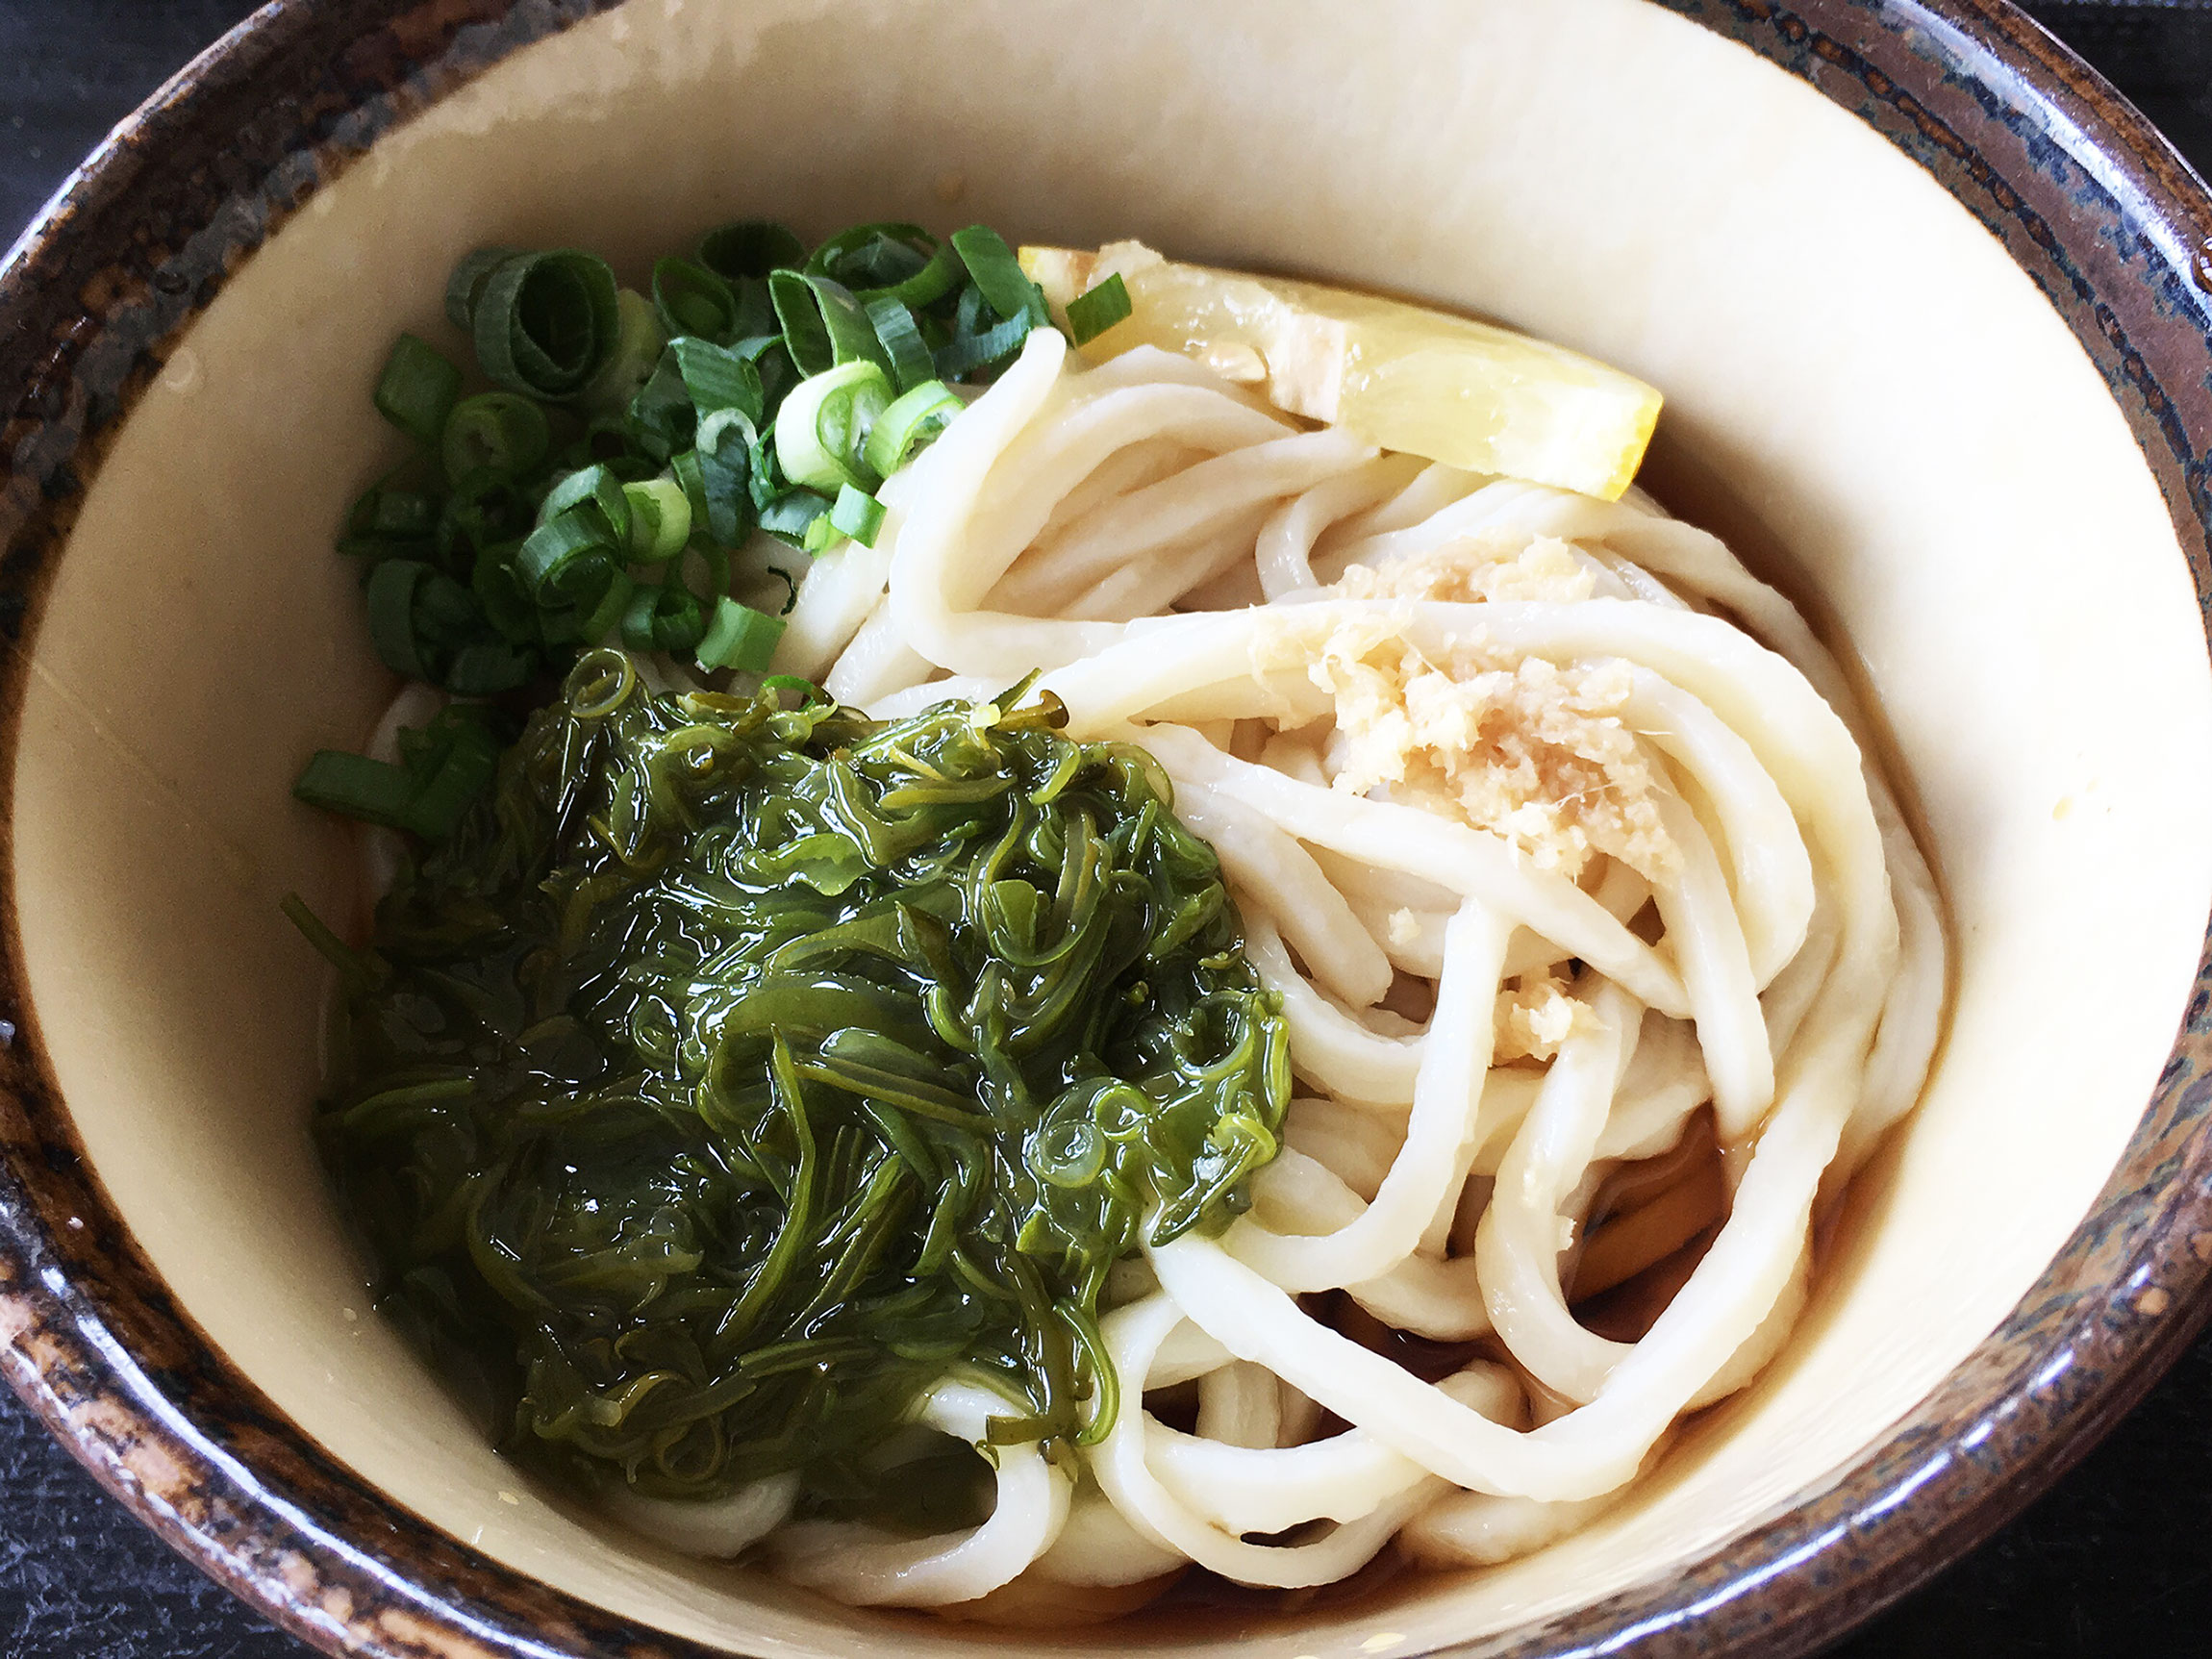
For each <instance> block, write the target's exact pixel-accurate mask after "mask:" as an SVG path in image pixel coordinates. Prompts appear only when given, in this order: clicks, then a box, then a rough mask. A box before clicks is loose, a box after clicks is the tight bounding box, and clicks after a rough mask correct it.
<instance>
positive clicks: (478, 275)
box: [445, 248, 522, 334]
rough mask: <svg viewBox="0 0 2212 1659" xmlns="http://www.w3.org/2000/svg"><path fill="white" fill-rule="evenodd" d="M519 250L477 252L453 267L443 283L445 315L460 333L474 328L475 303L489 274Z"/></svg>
mask: <svg viewBox="0 0 2212 1659" xmlns="http://www.w3.org/2000/svg"><path fill="white" fill-rule="evenodd" d="M521 251H522V250H521V249H520V248H478V249H477V250H476V251H475V252H474V253H472V254H470V255H468V256H467V257H466V258H465V259H464V260H463V261H462V262H461V263H460V264H457V265H455V266H454V267H453V274H452V275H451V276H450V277H448V278H446V281H445V315H446V318H447V320H448V321H450V322H451V323H452V324H453V326H454V327H455V328H457V329H459V330H461V332H462V333H464V334H467V333H469V332H470V331H471V330H472V329H473V327H474V319H475V316H476V302H477V300H478V299H479V298H480V297H482V295H483V293H484V285H485V284H486V283H488V282H490V280H491V273H492V272H493V271H495V270H497V269H498V268H499V267H500V266H501V265H503V264H506V263H507V262H508V261H509V260H511V259H513V258H515V255H517V254H519V253H520V252H521Z"/></svg>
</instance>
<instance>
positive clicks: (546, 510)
mask: <svg viewBox="0 0 2212 1659" xmlns="http://www.w3.org/2000/svg"><path fill="white" fill-rule="evenodd" d="M587 501H589V502H591V504H592V505H593V506H594V507H596V508H598V509H599V512H600V515H602V516H603V517H605V519H606V520H607V533H608V536H609V538H610V539H611V540H614V541H616V542H624V541H627V540H629V538H630V497H629V494H628V492H627V491H626V490H624V489H623V488H622V481H621V479H620V478H618V477H616V474H615V469H614V468H613V467H611V466H609V465H607V464H606V463H605V462H598V463H595V464H594V465H591V466H587V467H584V468H582V469H581V470H579V471H576V472H571V473H569V474H568V476H567V477H566V478H564V479H562V480H561V482H560V483H558V484H556V485H554V486H553V488H552V489H551V490H547V491H546V492H545V499H544V500H543V501H541V502H540V503H539V505H538V516H537V520H536V522H537V524H545V523H549V522H551V521H552V520H553V519H555V518H558V517H560V516H561V515H562V514H564V513H566V512H567V511H568V510H569V509H570V508H572V507H581V506H582V505H583V504H584V503H585V502H587ZM535 527H536V526H535V525H533V528H535Z"/></svg>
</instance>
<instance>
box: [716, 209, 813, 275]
mask: <svg viewBox="0 0 2212 1659" xmlns="http://www.w3.org/2000/svg"><path fill="white" fill-rule="evenodd" d="M806 258H807V248H806V243H804V242H802V241H800V240H799V239H798V238H796V237H794V236H793V235H792V233H791V232H790V231H788V230H786V229H785V228H784V227H783V226H782V225H779V224H777V223H776V222H775V221H774V220H773V219H740V220H738V221H737V222H736V223H735V224H727V225H720V226H717V227H716V229H714V230H711V231H709V232H708V233H707V234H706V235H705V236H703V237H701V238H700V239H699V263H700V264H703V265H705V266H706V267H707V268H708V269H709V270H711V271H713V272H714V273H715V274H716V276H718V277H721V278H723V279H725V280H728V281H735V280H737V279H738V278H740V277H754V278H759V277H765V276H767V274H768V273H769V272H770V271H776V270H796V269H798V267H799V266H801V265H802V264H806Z"/></svg>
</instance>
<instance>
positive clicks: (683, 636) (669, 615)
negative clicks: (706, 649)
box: [622, 582, 707, 656]
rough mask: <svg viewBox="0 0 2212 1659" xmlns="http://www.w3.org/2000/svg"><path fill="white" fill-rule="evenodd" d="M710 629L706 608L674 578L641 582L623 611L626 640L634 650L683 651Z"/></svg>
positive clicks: (678, 653)
mask: <svg viewBox="0 0 2212 1659" xmlns="http://www.w3.org/2000/svg"><path fill="white" fill-rule="evenodd" d="M706 632H707V613H706V608H705V607H704V606H702V605H701V604H700V603H699V601H698V596H697V595H696V594H693V593H691V592H690V591H687V590H686V589H685V588H683V587H682V586H681V585H680V584H677V583H674V582H668V583H659V582H641V583H639V584H638V586H637V589H636V591H633V592H632V593H631V595H630V603H629V606H628V608H627V609H626V610H624V611H623V613H622V643H623V644H625V645H627V646H629V647H630V649H631V650H633V651H666V652H667V653H669V654H670V655H671V656H676V655H681V654H682V653H683V652H686V651H689V650H691V648H692V647H693V646H695V645H697V644H698V642H699V641H700V640H701V639H703V638H704V637H705V635H706Z"/></svg>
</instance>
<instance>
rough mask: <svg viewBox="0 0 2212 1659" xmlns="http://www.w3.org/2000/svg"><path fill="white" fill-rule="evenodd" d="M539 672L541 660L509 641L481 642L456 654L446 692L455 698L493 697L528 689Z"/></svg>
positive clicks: (463, 648)
mask: <svg viewBox="0 0 2212 1659" xmlns="http://www.w3.org/2000/svg"><path fill="white" fill-rule="evenodd" d="M537 671H538V658H537V654H536V653H535V652H533V651H529V650H526V649H524V648H522V647H521V646H518V645H515V644H514V643H512V642H510V641H506V640H481V641H476V642H475V643H474V644H468V645H464V646H462V647H461V649H460V650H458V651H456V652H454V653H453V663H452V666H450V667H448V668H447V669H446V670H445V689H446V690H447V691H451V692H453V693H454V694H455V695H456V696H462V697H490V696H496V695H497V694H498V693H499V692H501V691H513V690H515V687H517V686H520V685H525V684H527V683H528V682H529V679H530V676H531V675H532V674H534V673H536V672H537Z"/></svg>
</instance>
